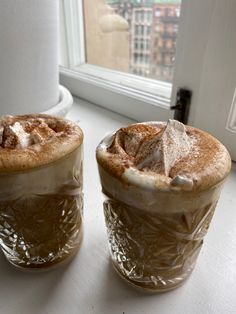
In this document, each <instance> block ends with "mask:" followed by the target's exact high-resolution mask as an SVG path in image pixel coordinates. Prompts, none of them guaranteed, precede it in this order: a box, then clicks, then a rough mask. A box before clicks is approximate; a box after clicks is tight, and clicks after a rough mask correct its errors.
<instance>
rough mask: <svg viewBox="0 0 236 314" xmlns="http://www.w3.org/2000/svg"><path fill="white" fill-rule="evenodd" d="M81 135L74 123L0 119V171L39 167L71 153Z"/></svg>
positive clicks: (44, 118)
mask: <svg viewBox="0 0 236 314" xmlns="http://www.w3.org/2000/svg"><path fill="white" fill-rule="evenodd" d="M82 141H83V133H82V131H81V129H80V128H79V126H77V125H76V124H75V123H73V122H71V121H69V120H66V119H62V118H59V117H53V116H48V115H24V116H15V117H13V116H5V117H2V118H1V119H0V171H7V172H8V171H18V170H23V169H30V168H34V167H38V166H42V165H45V164H48V163H50V162H53V161H55V160H57V159H60V158H62V157H64V156H66V155H68V154H69V153H70V152H72V151H73V150H75V149H76V148H77V147H78V146H79V145H80V144H81V143H82Z"/></svg>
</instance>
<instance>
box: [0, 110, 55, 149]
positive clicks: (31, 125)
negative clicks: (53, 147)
mask: <svg viewBox="0 0 236 314" xmlns="http://www.w3.org/2000/svg"><path fill="white" fill-rule="evenodd" d="M11 118H12V117H11V116H8V117H6V119H5V120H2V121H1V125H0V146H1V147H3V148H9V149H25V148H28V147H29V146H31V145H34V144H39V143H42V142H45V141H47V140H48V139H50V138H51V137H53V136H55V135H56V132H55V131H54V130H53V129H52V128H50V127H49V125H47V124H46V123H45V121H44V120H43V119H37V121H36V120H34V121H24V120H23V121H20V122H18V121H16V122H12V120H11Z"/></svg>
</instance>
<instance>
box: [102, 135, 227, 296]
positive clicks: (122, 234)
mask: <svg viewBox="0 0 236 314" xmlns="http://www.w3.org/2000/svg"><path fill="white" fill-rule="evenodd" d="M112 138H113V139H114V134H112V135H108V136H107V137H106V138H105V139H104V140H103V141H102V142H101V143H100V145H99V146H98V148H97V154H96V155H97V162H98V169H99V174H100V180H101V185H102V191H103V194H104V196H105V201H104V215H105V223H106V228H107V234H108V241H109V249H110V255H111V260H112V264H113V266H114V268H115V270H116V271H117V272H118V274H119V275H120V276H121V277H122V278H123V279H125V280H126V281H127V282H129V283H130V284H131V285H133V286H135V287H138V288H142V289H144V290H146V291H151V292H162V291H168V290H172V289H174V288H176V287H178V286H180V285H181V284H182V283H183V282H184V281H185V279H187V278H188V276H189V275H190V274H191V272H192V270H193V269H194V266H195V263H196V260H197V257H198V254H199V252H200V249H201V247H202V244H203V238H204V236H205V235H206V233H207V230H208V227H209V224H210V222H211V219H212V216H213V214H214V210H215V207H216V204H217V201H218V199H219V196H220V192H221V189H222V186H223V183H224V180H225V178H226V176H227V175H228V173H229V170H230V164H231V161H230V159H229V155H228V153H226V152H225V158H226V159H225V160H226V163H225V171H224V174H223V175H222V176H221V177H220V178H219V180H218V182H217V183H216V184H213V185H211V184H208V186H207V188H204V189H201V188H200V189H197V190H178V189H173V190H172V189H166V188H165V189H163V188H160V187H158V186H160V185H159V184H158V183H157V184H156V185H153V184H152V182H153V181H152V180H153V178H152V176H153V174H152V173H149V174H147V173H146V176H145V177H144V176H143V173H142V172H138V171H134V172H133V173H132V172H130V173H129V176H126V175H125V174H124V172H123V173H122V171H121V172H120V169H122V162H123V165H124V161H120V162H119V160H117V159H116V160H115V157H114V155H113V156H111V155H109V154H108V155H106V149H107V147H109V145H110V144H111V142H112ZM222 146H223V145H222ZM125 162H126V161H125ZM220 162H222V161H221V160H220V161H219V163H220ZM127 169H128V167H127ZM216 169H217V167H216ZM149 175H150V177H149ZM161 178H162V177H159V179H160V180H161Z"/></svg>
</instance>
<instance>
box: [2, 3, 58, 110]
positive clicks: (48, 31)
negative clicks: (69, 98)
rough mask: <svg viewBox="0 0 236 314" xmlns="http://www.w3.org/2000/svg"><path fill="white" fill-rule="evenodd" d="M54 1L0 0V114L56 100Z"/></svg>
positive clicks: (52, 103)
mask: <svg viewBox="0 0 236 314" xmlns="http://www.w3.org/2000/svg"><path fill="white" fill-rule="evenodd" d="M58 25H59V13H58V0H50V1H48V0H21V1H17V0H3V1H0V115H4V114H23V113H37V112H43V111H47V110H49V109H51V108H52V107H53V106H55V105H57V104H58V102H59V77H58Z"/></svg>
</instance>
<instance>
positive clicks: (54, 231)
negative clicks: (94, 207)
mask: <svg viewBox="0 0 236 314" xmlns="http://www.w3.org/2000/svg"><path fill="white" fill-rule="evenodd" d="M70 123H71V122H70ZM76 130H80V129H79V127H78V126H76ZM79 132H80V135H79V136H80V139H79V140H78V139H76V143H74V144H73V150H72V151H71V147H70V149H69V150H68V152H67V151H66V150H67V148H65V150H64V151H63V156H62V157H61V158H60V154H59V155H58V156H57V158H56V159H55V160H53V161H52V160H50V162H49V163H47V160H46V161H45V158H42V159H43V161H44V162H43V164H42V165H41V166H40V165H39V164H38V162H37V167H27V169H26V170H20V171H9V169H8V171H6V172H4V171H0V187H1V189H0V246H1V249H2V251H3V253H4V255H5V256H6V258H7V260H8V261H9V262H10V263H12V264H13V265H15V266H17V267H20V268H24V269H40V268H42V269H45V268H48V267H50V266H53V265H56V264H58V263H61V262H62V261H67V260H69V259H70V258H71V257H73V256H74V254H75V253H76V252H77V251H78V248H79V246H80V243H81V239H82V220H83V218H82V209H83V193H82V183H83V176H82V172H83V169H82V164H83V147H82V145H83V144H82V142H83V135H82V131H81V130H80V131H79ZM68 136H70V135H68ZM62 147H63V143H61V146H60V148H62ZM45 149H46V148H45ZM54 149H56V148H54ZM0 153H1V152H0ZM49 155H50V157H49V158H51V156H52V154H49ZM38 156H40V152H39V153H38Z"/></svg>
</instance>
